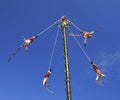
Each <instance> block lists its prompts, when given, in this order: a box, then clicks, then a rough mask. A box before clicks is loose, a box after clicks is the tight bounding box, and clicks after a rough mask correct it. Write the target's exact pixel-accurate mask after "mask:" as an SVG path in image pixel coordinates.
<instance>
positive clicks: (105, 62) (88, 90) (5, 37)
mask: <svg viewBox="0 0 120 100" xmlns="http://www.w3.org/2000/svg"><path fill="white" fill-rule="evenodd" d="M119 9H120V1H119V0H59V1H58V0H19V1H18V0H1V1H0V35H1V40H0V41H1V42H0V45H1V49H0V51H1V52H0V55H1V58H0V61H1V63H0V80H1V82H0V100H48V99H49V100H65V98H66V95H65V81H64V79H65V77H64V60H63V41H62V34H61V33H59V36H58V41H57V45H56V48H55V52H54V56H53V60H52V63H51V68H52V69H53V73H52V75H51V77H50V79H49V84H50V87H51V88H52V89H53V90H54V91H55V92H56V95H55V96H54V95H51V94H49V93H48V92H47V91H46V90H45V89H44V88H43V87H42V80H43V75H44V74H45V73H46V71H47V69H48V65H49V61H50V56H51V52H52V48H53V44H54V40H55V35H56V32H57V27H56V26H54V27H52V28H51V29H50V30H48V31H47V32H45V33H44V34H43V35H41V36H40V37H39V38H38V39H37V40H36V41H34V42H33V43H32V44H31V45H30V47H29V53H28V54H25V53H24V50H23V49H22V50H21V51H20V52H19V53H18V54H17V55H16V56H15V57H14V59H13V60H12V61H11V62H10V63H8V57H9V56H10V55H11V53H12V52H14V51H15V50H16V48H17V47H18V46H19V45H20V44H21V43H22V36H25V37H31V36H33V35H36V34H38V33H40V32H41V31H43V30H44V29H45V28H47V27H48V26H49V25H51V24H52V23H53V22H55V21H56V20H58V19H60V17H61V16H63V15H66V16H67V18H68V19H69V20H71V21H72V22H73V23H74V24H75V25H77V26H79V28H80V29H82V30H86V31H91V30H94V29H98V30H99V32H97V33H96V34H94V36H93V38H91V39H90V40H88V43H87V48H86V52H87V54H88V55H89V57H90V58H91V59H92V60H93V61H94V62H95V63H96V64H97V65H98V66H99V68H100V69H101V70H102V72H103V73H104V74H105V75H106V76H105V78H104V80H103V81H104V86H98V85H96V84H95V77H96V75H95V73H94V71H93V69H92V67H91V66H90V64H89V62H88V60H87V59H86V57H85V55H84V54H83V53H82V51H81V49H80V48H79V46H78V45H77V43H76V42H75V40H74V38H72V37H69V36H68V37H67V39H68V50H69V64H70V72H71V86H72V98H73V100H78V99H82V100H96V99H97V100H101V99H103V100H120V95H119V92H120V86H119V84H120V66H119V64H120V46H119V42H120V40H119V37H120V33H119V26H120V13H119ZM71 30H72V32H73V33H79V31H78V30H76V29H75V28H72V27H71ZM67 34H69V32H68V33H67ZM77 39H78V41H79V42H80V44H81V45H82V46H83V40H84V39H83V37H77Z"/></svg>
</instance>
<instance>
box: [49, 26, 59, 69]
mask: <svg viewBox="0 0 120 100" xmlns="http://www.w3.org/2000/svg"><path fill="white" fill-rule="evenodd" d="M58 33H59V27H58V30H57V34H56V37H55V42H54V46H53V49H52V54H51V57H50V62H49V66H48V70H49V69H50V66H51V63H52V59H53V55H54V51H55V47H56V43H57V39H58Z"/></svg>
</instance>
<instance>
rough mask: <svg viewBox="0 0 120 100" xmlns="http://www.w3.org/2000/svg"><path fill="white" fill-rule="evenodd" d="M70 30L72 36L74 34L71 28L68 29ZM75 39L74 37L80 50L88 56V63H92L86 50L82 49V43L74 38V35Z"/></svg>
mask: <svg viewBox="0 0 120 100" xmlns="http://www.w3.org/2000/svg"><path fill="white" fill-rule="evenodd" d="M68 30H69V31H70V32H71V34H73V33H72V31H71V29H70V28H69V27H68ZM73 37H74V39H75V41H76V43H77V44H78V46H79V47H80V49H81V50H82V52H83V53H84V55H85V56H86V58H87V59H88V61H89V62H91V59H90V57H89V56H88V55H87V53H86V52H85V50H84V49H83V48H82V46H81V44H80V42H79V41H78V40H77V38H76V37H75V36H74V34H73Z"/></svg>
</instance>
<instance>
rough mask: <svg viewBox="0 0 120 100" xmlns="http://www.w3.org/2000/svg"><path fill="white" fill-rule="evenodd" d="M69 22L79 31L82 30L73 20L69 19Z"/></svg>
mask: <svg viewBox="0 0 120 100" xmlns="http://www.w3.org/2000/svg"><path fill="white" fill-rule="evenodd" d="M69 22H70V23H71V24H72V25H73V26H74V27H75V28H76V29H78V30H79V31H80V32H83V30H81V29H80V28H79V27H78V26H76V25H75V24H74V23H73V22H71V21H70V20H69Z"/></svg>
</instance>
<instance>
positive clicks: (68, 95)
mask: <svg viewBox="0 0 120 100" xmlns="http://www.w3.org/2000/svg"><path fill="white" fill-rule="evenodd" d="M64 24H65V23H64V21H63V22H62V35H63V44H64V72H65V81H66V100H72V94H71V83H70V69H69V62H68V60H69V59H68V46H67V38H66V25H64Z"/></svg>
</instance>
